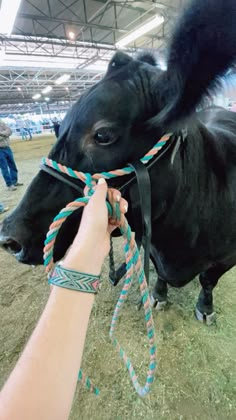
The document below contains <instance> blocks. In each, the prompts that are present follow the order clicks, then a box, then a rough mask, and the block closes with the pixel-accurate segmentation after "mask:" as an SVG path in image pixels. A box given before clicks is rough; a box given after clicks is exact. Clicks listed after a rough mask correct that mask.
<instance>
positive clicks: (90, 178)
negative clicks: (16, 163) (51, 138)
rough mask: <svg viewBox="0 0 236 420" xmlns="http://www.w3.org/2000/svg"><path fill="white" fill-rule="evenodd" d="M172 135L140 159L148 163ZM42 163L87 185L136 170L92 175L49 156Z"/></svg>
mask: <svg viewBox="0 0 236 420" xmlns="http://www.w3.org/2000/svg"><path fill="white" fill-rule="evenodd" d="M171 136H172V134H165V135H164V136H163V137H162V138H161V139H160V140H159V141H158V142H157V143H156V144H155V146H154V147H153V148H152V149H151V150H149V152H148V153H147V154H146V155H145V156H144V157H143V158H142V159H140V161H141V162H142V163H144V164H145V165H146V164H147V163H148V162H149V161H150V160H151V159H152V158H153V157H154V156H155V155H156V154H157V153H158V152H159V151H160V150H161V149H162V147H163V146H165V144H166V143H167V141H168V140H170V138H171ZM42 164H43V165H46V166H49V167H50V168H52V169H55V170H56V171H57V172H59V173H63V174H66V175H68V176H70V177H72V178H75V179H79V180H80V181H82V182H84V183H85V184H86V185H90V184H91V182H94V181H97V180H98V179H99V178H105V179H112V178H116V177H118V176H124V175H129V174H131V173H132V172H133V171H134V170H133V168H131V167H128V166H127V167H124V168H122V169H115V170H114V171H109V172H101V173H98V174H93V175H91V174H89V173H84V172H79V171H76V170H74V169H72V168H69V167H67V166H64V165H62V164H61V163H57V162H56V161H55V160H52V159H49V158H43V159H42Z"/></svg>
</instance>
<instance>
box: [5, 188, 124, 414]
mask: <svg viewBox="0 0 236 420" xmlns="http://www.w3.org/2000/svg"><path fill="white" fill-rule="evenodd" d="M106 194H107V184H106V182H105V181H104V180H102V181H101V182H100V183H99V185H98V186H97V188H96V191H95V193H94V195H93V197H92V198H91V199H90V201H89V204H88V205H87V206H86V208H85V210H84V212H83V217H82V220H81V224H80V228H79V231H78V233H77V235H76V237H75V239H74V242H73V244H72V246H71V248H70V250H69V252H68V254H67V256H66V257H65V259H64V261H63V262H62V263H61V265H62V266H64V267H66V268H69V269H74V270H78V271H81V272H85V273H90V274H93V275H98V274H100V272H101V268H102V264H103V261H104V258H105V257H106V255H107V254H108V252H109V247H110V234H111V232H112V231H113V230H114V229H115V228H116V227H117V225H118V223H117V221H116V220H114V219H108V211H107V206H106V202H105V200H106ZM108 198H109V201H110V203H111V204H112V206H114V205H115V203H116V202H119V203H120V211H121V217H124V214H125V213H126V211H127V202H126V201H125V200H124V199H123V198H121V196H120V193H119V192H118V191H117V190H114V189H113V190H109V192H108ZM97 244H99V247H98V246H97ZM94 298H95V295H94V294H88V293H81V292H77V291H72V290H68V289H63V288H60V287H56V286H53V287H52V290H51V293H50V296H49V299H48V302H47V304H46V307H45V309H44V311H43V313H42V315H41V317H40V319H39V321H38V324H37V326H36V328H35V330H34V332H33V333H32V336H31V337H30V339H29V342H28V344H27V345H26V348H25V349H24V351H23V353H22V355H21V357H20V359H19V360H18V362H17V364H16V366H15V368H14V370H13V371H12V373H11V375H10V377H9V378H8V380H7V382H6V383H5V385H4V387H3V389H2V391H1V393H0V420H21V419H22V420H23V419H24V420H42V419H45V420H47V419H48V420H49V419H50V420H65V419H68V417H69V414H70V410H71V406H72V401H73V396H74V392H75V387H76V383H77V375H78V372H79V369H80V364H81V358H82V354H83V348H84V342H85V338H86V332H87V327H88V321H89V317H90V313H91V310H92V306H93V302H94Z"/></svg>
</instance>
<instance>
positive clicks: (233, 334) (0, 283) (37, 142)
mask: <svg viewBox="0 0 236 420" xmlns="http://www.w3.org/2000/svg"><path fill="white" fill-rule="evenodd" d="M53 142H54V137H53V136H50V135H49V136H41V137H40V136H39V137H38V138H37V139H36V138H35V139H34V140H33V141H32V142H21V141H19V140H18V141H15V142H13V144H12V148H13V150H14V153H15V158H16V161H17V165H18V168H19V173H20V180H21V181H23V182H24V187H21V188H18V190H17V191H16V192H8V191H6V190H5V186H4V185H3V183H2V179H0V182H1V184H0V191H1V194H0V198H1V201H4V203H5V204H6V205H9V206H10V207H11V208H13V207H14V206H15V205H16V204H17V203H18V201H19V200H20V198H21V196H22V195H23V193H24V191H25V189H26V188H27V185H28V184H29V182H30V180H31V179H32V177H33V176H34V174H35V173H36V172H37V171H38V165H39V160H40V157H42V156H44V155H45V154H47V152H48V150H49V149H50V147H51V145H52V144H53ZM0 218H1V220H2V219H3V216H0ZM116 249H117V261H120V262H121V261H122V259H123V254H122V248H121V244H120V241H119V240H118V241H117V247H116ZM0 261H1V275H0V311H1V312H0V385H2V384H3V383H4V381H5V379H6V378H7V376H8V375H9V372H10V371H11V369H12V368H13V366H14V364H15V362H16V360H17V358H18V356H19V354H20V352H21V351H22V349H23V347H24V345H25V343H26V341H27V339H28V337H29V335H30V333H31V332H32V329H33V328H34V326H35V324H36V321H37V319H38V317H39V315H40V313H41V311H42V309H43V307H44V304H45V302H46V300H47V297H48V286H47V282H46V276H45V274H44V270H43V268H42V267H36V268H32V267H28V266H24V265H20V264H19V263H17V262H16V261H15V260H14V258H13V257H11V256H10V255H7V254H6V253H5V252H4V251H0ZM103 277H104V282H103V287H102V292H101V293H100V294H99V296H98V298H97V300H96V303H95V305H94V309H93V314H92V317H91V322H90V327H89V330H88V335H87V342H86V351H85V353H84V361H83V369H84V370H85V371H86V373H87V374H88V375H89V376H90V378H91V379H92V380H93V382H94V383H95V384H96V385H98V386H99V388H100V391H101V394H100V396H99V397H95V396H93V395H91V394H89V393H88V392H87V391H86V390H85V389H83V388H81V386H80V385H78V388H77V390H76V394H75V400H74V405H73V409H72V412H71V416H70V419H71V420H77V419H82V420H85V419H91V420H95V419H96V420H97V419H98V420H100V419H101V420H110V419H112V420H123V419H137V420H138V419H160V420H185V419H186V420H193V419H194V420H195V419H196V420H197V419H201V420H210V419H212V420H213V419H214V420H225V419H232V420H235V419H236V309H235V308H236V281H235V277H236V269H235V268H234V269H232V270H231V271H230V272H229V273H227V274H226V275H225V276H224V278H222V280H221V281H220V283H219V285H218V286H217V288H216V290H215V293H214V298H215V309H216V312H217V324H216V325H215V326H213V327H206V326H204V325H202V324H201V323H198V322H197V321H196V320H195V318H194V315H193V309H194V305H195V302H196V299H197V295H198V292H199V290H200V289H199V286H198V282H197V281H194V282H192V283H191V284H189V285H188V286H186V287H185V288H183V289H181V290H173V289H171V290H170V292H169V298H170V306H169V309H168V310H166V311H164V312H162V313H158V314H157V313H156V312H154V319H155V327H156V336H157V345H158V371H157V375H156V380H155V382H154V385H153V387H152V392H151V394H150V395H148V396H147V397H146V398H144V399H140V398H139V397H138V396H137V395H136V394H135V392H134V390H133V388H132V385H131V383H130V380H129V377H128V374H127V372H126V370H125V368H124V366H123V365H122V363H121V361H120V360H119V357H118V355H117V354H116V351H115V350H114V348H113V346H112V345H111V344H110V341H109V338H108V331H109V325H110V321H111V317H112V312H113V310H114V307H115V303H116V301H117V298H118V293H119V289H120V287H119V286H118V287H117V288H116V289H114V288H113V287H111V286H110V284H109V282H108V281H107V278H108V277H107V266H105V267H104V276H103ZM151 280H152V282H154V281H155V273H154V271H153V269H152V268H151ZM137 301H138V291H137V287H136V285H135V286H133V289H132V290H131V293H130V298H129V299H128V302H127V303H126V304H125V307H124V309H123V312H122V316H121V319H120V322H119V326H118V331H117V337H118V338H120V341H121V343H122V345H123V347H124V348H125V349H126V350H127V352H128V354H129V355H130V357H131V359H132V360H133V361H134V365H135V367H136V368H137V372H138V374H139V378H140V380H142V382H143V381H144V380H145V374H146V370H147V366H148V345H147V341H146V336H145V327H144V321H143V311H142V310H141V311H137V310H136V306H135V303H136V302H137ZM19 420H21V419H19ZM45 420H46V419H45Z"/></svg>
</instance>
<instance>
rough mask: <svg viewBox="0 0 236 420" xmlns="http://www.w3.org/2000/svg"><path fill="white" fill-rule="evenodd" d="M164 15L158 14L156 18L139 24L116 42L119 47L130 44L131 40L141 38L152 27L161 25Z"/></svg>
mask: <svg viewBox="0 0 236 420" xmlns="http://www.w3.org/2000/svg"><path fill="white" fill-rule="evenodd" d="M164 20H165V19H164V18H163V16H160V15H156V16H155V17H154V18H152V19H151V20H149V21H148V22H146V23H145V24H144V25H142V26H139V27H138V28H137V29H135V30H134V31H132V32H130V33H129V34H128V35H126V36H125V37H124V38H122V39H120V41H118V42H117V43H116V47H117V48H122V47H125V46H126V45H128V44H130V43H131V42H133V41H135V40H136V39H138V38H140V37H141V36H143V35H145V34H146V33H147V32H150V31H151V30H152V29H154V28H156V27H157V26H160V25H161V24H162V23H163V22H164Z"/></svg>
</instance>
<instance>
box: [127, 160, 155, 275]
mask: <svg viewBox="0 0 236 420" xmlns="http://www.w3.org/2000/svg"><path fill="white" fill-rule="evenodd" d="M129 166H130V167H131V168H133V169H134V171H135V175H136V178H137V183H138V195H139V197H137V196H136V197H135V196H134V194H135V192H134V191H135V190H134V189H132V188H131V190H130V198H131V202H132V203H133V205H134V203H137V206H135V207H133V208H132V214H133V219H134V231H135V232H136V242H137V244H138V246H140V245H143V248H144V272H145V275H146V280H147V283H149V257H150V246H151V236H152V227H151V183H150V176H149V172H148V169H147V167H146V166H145V165H144V164H143V163H142V162H140V161H139V160H138V161H136V162H134V163H132V164H131V163H130V164H129ZM132 195H133V197H132Z"/></svg>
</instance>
